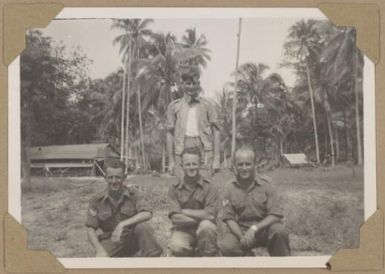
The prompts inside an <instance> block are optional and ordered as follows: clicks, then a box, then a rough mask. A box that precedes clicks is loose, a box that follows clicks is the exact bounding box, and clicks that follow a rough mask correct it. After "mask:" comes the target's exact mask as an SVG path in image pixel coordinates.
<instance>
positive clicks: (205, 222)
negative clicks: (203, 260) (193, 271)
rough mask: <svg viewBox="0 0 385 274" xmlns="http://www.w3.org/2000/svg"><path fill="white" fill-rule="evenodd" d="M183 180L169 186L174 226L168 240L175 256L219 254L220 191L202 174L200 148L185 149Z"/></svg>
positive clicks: (169, 199) (170, 208) (171, 217)
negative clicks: (217, 227)
mask: <svg viewBox="0 0 385 274" xmlns="http://www.w3.org/2000/svg"><path fill="white" fill-rule="evenodd" d="M181 157H182V167H183V170H184V177H183V180H182V181H180V182H178V183H176V184H174V185H171V186H170V189H169V192H168V203H169V218H170V219H171V222H172V225H173V228H172V233H171V238H170V242H169V250H170V251H171V255H173V256H176V257H190V256H216V255H218V248H217V233H216V225H215V223H214V220H215V218H216V215H217V209H218V202H219V200H218V190H217V189H216V188H215V187H214V186H213V185H212V184H211V183H210V182H209V181H208V180H206V179H204V178H203V177H201V176H200V174H199V167H200V161H201V157H200V151H199V150H198V149H197V148H189V149H186V150H184V151H183V152H182V155H181Z"/></svg>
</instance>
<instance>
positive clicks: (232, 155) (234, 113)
mask: <svg viewBox="0 0 385 274" xmlns="http://www.w3.org/2000/svg"><path fill="white" fill-rule="evenodd" d="M241 26H242V19H241V18H239V21H238V35H237V36H238V40H237V57H236V61H235V88H234V97H233V114H232V115H233V117H232V118H233V120H232V122H233V123H232V129H233V135H232V140H231V158H233V157H234V154H235V145H236V142H235V141H236V140H235V137H236V134H237V133H236V128H237V126H236V108H237V89H238V65H239V47H240V43H241Z"/></svg>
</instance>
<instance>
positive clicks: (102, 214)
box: [98, 208, 112, 221]
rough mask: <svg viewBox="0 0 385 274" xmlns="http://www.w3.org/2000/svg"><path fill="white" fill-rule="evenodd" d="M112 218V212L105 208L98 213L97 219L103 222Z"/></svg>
mask: <svg viewBox="0 0 385 274" xmlns="http://www.w3.org/2000/svg"><path fill="white" fill-rule="evenodd" d="M111 216H112V210H111V209H110V208H105V209H102V210H100V211H99V213H98V219H99V220H101V221H105V220H107V219H108V218H110V217H111Z"/></svg>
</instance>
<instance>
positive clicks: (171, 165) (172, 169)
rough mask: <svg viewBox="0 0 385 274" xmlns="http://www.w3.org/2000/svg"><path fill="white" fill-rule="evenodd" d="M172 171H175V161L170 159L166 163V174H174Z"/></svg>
mask: <svg viewBox="0 0 385 274" xmlns="http://www.w3.org/2000/svg"><path fill="white" fill-rule="evenodd" d="M174 173H175V163H174V161H173V160H170V162H169V163H168V174H170V175H171V176H174Z"/></svg>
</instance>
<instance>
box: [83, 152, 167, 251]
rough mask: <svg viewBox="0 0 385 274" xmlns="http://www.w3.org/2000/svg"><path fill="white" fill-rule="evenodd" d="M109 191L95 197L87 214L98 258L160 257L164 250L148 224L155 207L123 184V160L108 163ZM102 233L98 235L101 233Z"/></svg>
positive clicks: (107, 189)
mask: <svg viewBox="0 0 385 274" xmlns="http://www.w3.org/2000/svg"><path fill="white" fill-rule="evenodd" d="M105 170H106V175H105V180H106V181H107V188H106V190H105V191H103V192H102V193H100V194H97V195H96V196H95V197H93V198H92V200H91V201H90V204H89V208H88V213H87V222H86V226H87V233H88V239H89V241H90V242H91V244H92V245H93V247H94V248H95V251H96V257H131V256H137V257H139V256H140V257H158V256H160V254H161V253H162V248H161V247H160V246H159V244H158V243H157V241H156V239H155V233H154V230H153V229H152V227H151V226H150V224H149V223H148V222H146V221H148V220H150V219H151V217H152V213H151V208H150V207H149V206H148V204H146V203H145V202H144V201H143V199H141V198H140V197H138V194H137V191H135V190H134V189H132V188H128V187H126V186H124V185H123V182H124V180H125V178H126V175H125V174H124V170H125V165H124V163H122V162H120V161H119V160H115V159H114V160H110V161H106V164H105ZM98 229H101V230H102V231H103V233H102V234H100V235H98V234H97V230H98Z"/></svg>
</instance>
